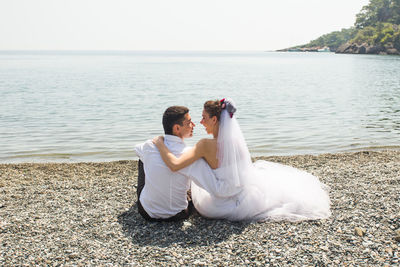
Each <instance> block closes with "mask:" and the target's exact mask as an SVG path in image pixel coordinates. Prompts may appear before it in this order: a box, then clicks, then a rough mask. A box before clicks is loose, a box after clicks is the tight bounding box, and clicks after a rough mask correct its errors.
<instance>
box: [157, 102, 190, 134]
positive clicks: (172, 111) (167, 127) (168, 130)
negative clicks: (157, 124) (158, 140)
mask: <svg viewBox="0 0 400 267" xmlns="http://www.w3.org/2000/svg"><path fill="white" fill-rule="evenodd" d="M188 112H189V109H188V108H187V107H184V106H172V107H169V108H167V109H166V110H165V111H164V115H163V118H162V124H163V127H164V133H165V134H171V135H172V127H173V126H174V125H175V124H179V125H181V126H182V125H183V121H184V120H185V115H186V113H188Z"/></svg>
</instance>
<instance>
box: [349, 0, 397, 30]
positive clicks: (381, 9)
mask: <svg viewBox="0 0 400 267" xmlns="http://www.w3.org/2000/svg"><path fill="white" fill-rule="evenodd" d="M399 19H400V0H370V2H369V4H368V5H366V6H364V7H363V8H362V9H361V11H360V13H358V14H357V15H356V22H355V24H354V25H355V26H356V28H357V29H362V28H364V27H367V26H376V25H377V24H378V23H380V22H391V23H395V24H398V23H400V20H399Z"/></svg>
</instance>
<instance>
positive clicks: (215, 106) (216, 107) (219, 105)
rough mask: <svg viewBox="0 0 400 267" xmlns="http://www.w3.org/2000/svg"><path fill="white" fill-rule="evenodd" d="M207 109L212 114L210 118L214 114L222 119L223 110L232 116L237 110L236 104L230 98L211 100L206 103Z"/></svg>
mask: <svg viewBox="0 0 400 267" xmlns="http://www.w3.org/2000/svg"><path fill="white" fill-rule="evenodd" d="M204 109H205V111H206V112H207V113H208V114H209V115H210V118H212V117H213V116H216V117H217V120H218V121H220V118H221V112H222V110H223V109H226V111H228V113H229V116H230V117H231V118H232V117H233V114H235V112H236V105H235V103H234V102H233V100H232V99H230V98H223V99H221V100H209V101H207V102H206V103H204Z"/></svg>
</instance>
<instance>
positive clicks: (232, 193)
mask: <svg viewBox="0 0 400 267" xmlns="http://www.w3.org/2000/svg"><path fill="white" fill-rule="evenodd" d="M235 111H236V107H235V104H234V103H233V101H232V100H230V99H222V100H220V101H218V100H216V101H213V100H210V101H207V102H205V104H204V109H203V113H202V120H201V122H200V123H201V124H203V126H204V127H205V130H206V131H207V134H212V135H213V138H212V139H202V140H200V141H199V142H198V143H197V144H196V145H195V146H194V147H193V148H191V149H189V150H188V151H186V152H185V153H184V154H182V155H181V156H180V157H179V158H177V157H175V155H174V154H172V153H171V152H170V151H169V150H168V148H167V147H166V146H165V145H164V140H163V137H156V138H154V139H153V142H154V143H155V145H156V146H157V148H158V149H159V151H160V154H161V157H162V159H163V161H164V162H165V163H166V165H167V166H168V167H169V168H170V169H171V170H172V171H178V170H180V169H182V168H184V167H186V166H188V165H190V164H192V163H193V162H195V161H196V160H198V159H200V158H203V159H204V160H205V161H206V162H207V163H208V165H209V166H210V167H211V168H212V169H213V172H214V174H215V178H214V177H212V178H211V177H210V179H216V180H215V181H214V182H215V183H220V184H222V185H223V186H222V187H219V188H220V189H219V190H220V191H221V192H207V191H206V190H204V189H203V188H202V187H199V186H198V185H197V184H195V183H192V189H191V190H192V201H193V204H194V206H195V207H196V209H197V211H198V212H199V213H200V214H201V215H202V216H205V217H208V218H220V219H228V220H234V221H237V220H257V221H261V220H289V221H300V220H315V219H324V218H328V217H329V216H330V214H331V212H330V200H329V196H328V193H327V191H326V189H327V187H326V186H325V185H324V184H322V183H321V182H320V181H319V180H318V178H317V177H315V176H313V175H311V174H309V173H307V172H305V171H302V170H298V169H295V168H292V167H289V166H285V165H281V164H278V163H273V162H268V161H263V160H259V161H257V162H255V163H252V161H251V157H250V153H249V151H248V148H247V145H246V142H245V140H244V137H243V134H242V132H241V130H240V127H239V124H238V122H237V120H236V118H235V117H234V116H233V115H234V113H235ZM217 188H218V187H217ZM222 191H223V192H222Z"/></svg>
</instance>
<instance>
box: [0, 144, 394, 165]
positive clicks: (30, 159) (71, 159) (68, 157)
mask: <svg viewBox="0 0 400 267" xmlns="http://www.w3.org/2000/svg"><path fill="white" fill-rule="evenodd" d="M386 151H394V152H399V151H400V146H384V147H382V146H380V147H368V148H361V149H349V150H340V151H333V152H321V153H281V154H279V153H277V154H257V153H250V154H251V157H252V158H253V159H254V158H269V157H301V156H323V155H341V154H352V153H360V152H361V153H362V152H386ZM102 154H103V153H102V152H86V153H82V154H69V153H55V154H33V155H19V156H12V157H9V158H7V159H4V158H0V164H24V163H28V164H29V163H31V164H35V163H39V164H42V163H43V164H46V163H55V164H56V163H112V162H119V161H136V160H138V159H139V158H138V157H137V156H136V154H135V153H134V152H130V153H125V154H129V156H125V157H118V156H115V157H111V158H109V157H107V155H108V156H109V153H104V155H105V156H104V157H100V158H92V159H82V156H83V155H87V156H88V155H102Z"/></svg>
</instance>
